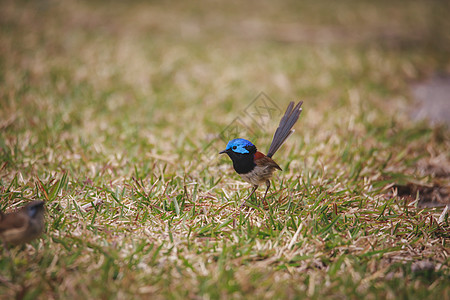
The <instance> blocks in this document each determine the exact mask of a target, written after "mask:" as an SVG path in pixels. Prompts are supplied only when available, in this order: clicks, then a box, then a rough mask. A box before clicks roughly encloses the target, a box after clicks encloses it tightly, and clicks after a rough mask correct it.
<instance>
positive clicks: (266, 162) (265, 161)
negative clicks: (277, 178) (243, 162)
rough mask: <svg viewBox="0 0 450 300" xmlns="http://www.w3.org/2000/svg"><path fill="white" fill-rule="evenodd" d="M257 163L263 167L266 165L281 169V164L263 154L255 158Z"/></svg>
mask: <svg viewBox="0 0 450 300" xmlns="http://www.w3.org/2000/svg"><path fill="white" fill-rule="evenodd" d="M255 164H256V165H258V166H262V167H264V166H266V167H272V168H275V169H278V170H281V168H280V166H279V165H278V164H277V163H276V162H275V161H274V160H273V159H271V158H270V157H268V156H263V157H261V158H258V159H255Z"/></svg>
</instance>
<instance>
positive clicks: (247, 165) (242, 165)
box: [219, 101, 303, 207]
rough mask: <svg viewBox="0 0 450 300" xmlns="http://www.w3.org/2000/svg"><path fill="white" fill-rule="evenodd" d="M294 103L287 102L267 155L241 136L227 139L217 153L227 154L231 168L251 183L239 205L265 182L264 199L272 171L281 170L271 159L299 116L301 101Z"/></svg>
mask: <svg viewBox="0 0 450 300" xmlns="http://www.w3.org/2000/svg"><path fill="white" fill-rule="evenodd" d="M294 104H295V103H294V102H293V101H292V102H290V103H289V105H288V107H287V109H286V112H285V113H284V116H283V117H282V118H281V121H280V124H279V125H278V128H277V130H276V131H275V134H274V135H273V138H272V143H271V144H270V147H269V151H268V152H267V155H265V154H263V153H261V152H259V151H258V150H257V148H256V146H255V145H254V144H253V143H252V142H250V141H248V140H246V139H243V138H236V139H233V140H231V141H229V142H228V144H227V146H226V148H225V150H223V151H220V152H219V154H227V155H228V156H229V157H230V159H231V161H232V162H233V168H234V170H235V171H236V173H238V174H239V175H240V176H241V178H242V179H243V180H244V181H246V182H248V183H250V184H252V185H253V189H252V191H251V193H250V195H248V197H247V198H246V199H245V200H244V202H243V203H242V205H241V207H242V206H244V205H245V203H246V201H247V200H248V199H249V198H250V197H251V196H252V195H253V193H255V191H256V189H257V188H258V187H259V186H260V185H261V184H266V186H267V188H266V192H265V193H264V198H263V201H264V200H265V199H266V196H267V192H268V191H269V188H270V179H271V177H272V175H273V173H274V172H275V171H276V170H280V171H281V167H280V166H279V165H278V164H277V163H276V162H275V161H274V160H273V159H272V156H273V155H274V154H275V152H277V150H278V149H280V147H281V145H283V143H284V142H285V141H286V139H287V138H288V137H289V136H290V135H291V134H292V133H293V132H294V130H293V129H292V127H293V126H294V124H295V123H296V122H297V120H298V118H299V117H300V113H301V112H302V107H301V106H302V104H303V101H300V102H299V103H298V104H297V105H295V107H294Z"/></svg>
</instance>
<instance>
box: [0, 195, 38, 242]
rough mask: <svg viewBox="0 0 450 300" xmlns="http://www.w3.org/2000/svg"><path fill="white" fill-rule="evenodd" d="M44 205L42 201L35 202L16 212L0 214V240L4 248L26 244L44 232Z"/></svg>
mask: <svg viewBox="0 0 450 300" xmlns="http://www.w3.org/2000/svg"><path fill="white" fill-rule="evenodd" d="M44 204H45V203H44V201H39V200H36V201H32V202H30V203H28V204H27V205H25V206H24V207H21V208H20V209H18V210H17V211H14V212H11V213H6V214H3V213H1V212H0V238H1V239H2V240H3V243H4V244H5V246H6V244H11V245H14V246H16V245H20V244H24V243H28V242H30V241H32V240H33V239H35V238H37V237H39V236H40V235H41V233H42V231H43V230H44V211H45V207H44ZM5 248H6V247H5Z"/></svg>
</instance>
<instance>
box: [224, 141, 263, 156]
mask: <svg viewBox="0 0 450 300" xmlns="http://www.w3.org/2000/svg"><path fill="white" fill-rule="evenodd" d="M231 152H234V153H239V154H248V153H250V152H256V147H255V145H253V144H252V143H251V142H250V141H247V140H245V139H234V140H231V141H229V142H228V144H227V148H226V149H225V150H223V151H221V152H220V154H222V153H227V154H230V153H231Z"/></svg>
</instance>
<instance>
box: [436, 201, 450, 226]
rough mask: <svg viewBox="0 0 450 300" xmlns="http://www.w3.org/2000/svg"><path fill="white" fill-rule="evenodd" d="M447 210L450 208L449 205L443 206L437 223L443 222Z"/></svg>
mask: <svg viewBox="0 0 450 300" xmlns="http://www.w3.org/2000/svg"><path fill="white" fill-rule="evenodd" d="M449 208H450V204H447V205H446V206H445V208H444V211H443V212H442V214H441V216H440V217H439V220H438V223H442V222H444V218H445V214H446V213H447V211H448V209H449Z"/></svg>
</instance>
